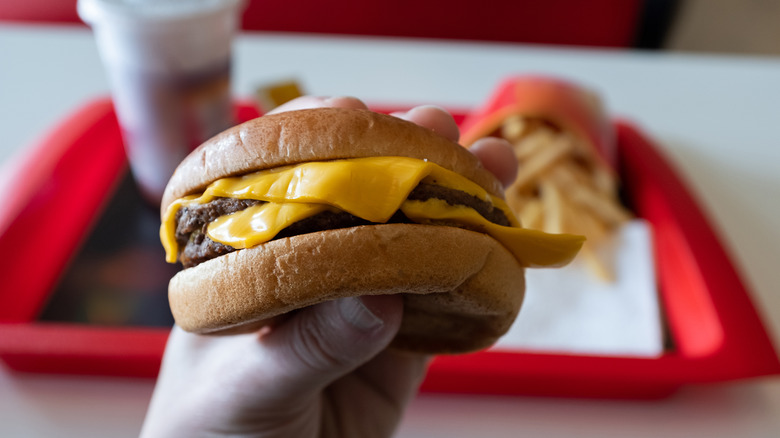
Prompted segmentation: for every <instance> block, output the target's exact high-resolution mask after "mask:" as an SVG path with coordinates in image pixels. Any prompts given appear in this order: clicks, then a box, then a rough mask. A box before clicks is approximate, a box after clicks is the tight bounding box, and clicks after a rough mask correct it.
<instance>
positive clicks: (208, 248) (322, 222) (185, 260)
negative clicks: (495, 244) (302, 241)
mask: <svg viewBox="0 0 780 438" xmlns="http://www.w3.org/2000/svg"><path fill="white" fill-rule="evenodd" d="M431 198H436V199H441V200H443V201H445V202H447V203H448V204H450V205H465V206H467V207H470V208H472V209H474V210H475V211H477V212H478V213H479V214H480V215H482V217H484V218H485V219H487V220H489V221H490V222H493V223H495V224H498V225H504V226H508V225H509V219H507V217H506V215H505V214H504V212H503V211H501V210H499V209H498V208H495V207H494V206H493V205H492V204H491V203H490V202H487V201H484V200H482V199H479V198H477V197H476V196H473V195H470V194H468V193H465V192H462V191H460V190H455V189H451V188H447V187H442V186H438V185H435V184H426V183H421V184H419V185H418V186H417V187H415V188H414V190H412V192H411V193H410V194H409V196H408V199H410V200H415V201H425V200H427V199H431ZM261 202H262V201H257V200H253V199H233V198H215V199H213V200H212V201H210V202H207V203H205V204H193V205H188V206H186V207H182V208H180V209H179V211H177V212H176V218H175V221H176V242H177V243H178V245H179V261H180V262H181V263H182V265H183V266H184V268H190V267H193V266H196V265H198V264H199V263H203V262H205V261H206V260H209V259H212V258H214V257H218V256H221V255H223V254H227V253H229V252H232V251H235V248H233V247H231V246H228V245H224V244H222V243H219V242H215V241H213V240H211V239H210V238H209V237H208V235H206V227H207V226H208V224H209V223H210V222H212V221H214V220H215V219H217V218H218V217H220V216H224V215H227V214H230V213H235V212H237V211H241V210H243V209H245V208H247V207H249V206H252V205H256V204H259V203H261ZM372 223H373V222H369V221H367V220H365V219H361V218H359V217H357V216H353V215H351V214H349V213H347V212H343V211H324V212H322V213H319V214H316V215H314V216H312V217H309V218H307V219H304V220H301V221H299V222H296V223H294V224H292V225H290V226H289V227H287V228H285V229H284V230H282V231H281V232H280V233H279V234H277V235H276V236H275V237H274V239H281V238H283V237H290V236H295V235H299V234H306V233H312V232H317V231H324V230H335V229H338V228H349V227H355V226H360V225H370V224H372ZM387 223H413V221H411V220H409V219H408V218H407V217H406V216H405V215H404V214H403V213H402V212H401V211H397V212H396V213H395V214H394V215H393V216H392V217H391V218H390V220H389V221H388V222H387ZM441 225H454V224H448V223H442V224H441Z"/></svg>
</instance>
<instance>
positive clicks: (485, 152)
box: [469, 137, 517, 187]
mask: <svg viewBox="0 0 780 438" xmlns="http://www.w3.org/2000/svg"><path fill="white" fill-rule="evenodd" d="M469 150H470V151H471V152H472V153H473V154H474V155H476V156H477V158H479V161H481V162H482V165H483V166H485V168H486V169H487V170H489V171H491V172H492V173H493V174H494V175H495V176H496V178H498V180H499V181H501V183H502V184H503V185H504V186H505V187H507V186H509V185H510V184H512V183H513V182H514V181H515V178H516V177H517V158H515V153H514V151H513V150H512V145H511V144H509V142H507V141H506V140H503V139H500V138H496V137H485V138H482V139H479V140H477V141H476V142H474V144H472V145H471V147H470V148H469Z"/></svg>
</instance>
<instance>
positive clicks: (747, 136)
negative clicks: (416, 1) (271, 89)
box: [0, 24, 780, 438]
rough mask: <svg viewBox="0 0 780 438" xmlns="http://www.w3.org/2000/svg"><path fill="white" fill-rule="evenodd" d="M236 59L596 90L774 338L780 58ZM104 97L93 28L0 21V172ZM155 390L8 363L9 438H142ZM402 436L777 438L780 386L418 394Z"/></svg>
mask: <svg viewBox="0 0 780 438" xmlns="http://www.w3.org/2000/svg"><path fill="white" fill-rule="evenodd" d="M235 57H236V60H235V65H234V67H235V71H234V92H235V94H236V95H238V96H248V95H250V94H251V92H252V91H253V89H254V87H255V85H257V84H259V83H264V82H269V81H275V80H278V79H281V78H288V77H293V78H296V79H298V80H299V81H300V82H301V83H302V84H303V85H304V87H305V88H306V90H307V91H308V92H310V93H312V94H320V95H354V96H358V97H361V98H363V99H365V100H367V101H369V102H381V103H389V104H413V103H436V104H439V105H443V106H450V107H458V108H467V107H472V106H474V105H477V104H479V103H480V102H482V101H483V100H484V98H485V97H486V96H487V94H488V93H489V92H490V91H491V89H492V88H493V87H494V86H495V85H496V83H497V82H498V81H499V80H500V79H501V78H503V77H504V76H506V75H508V74H513V73H523V72H542V73H550V74H556V75H561V76H565V77H568V78H571V79H573V80H576V81H580V82H582V83H584V84H586V85H590V86H592V87H593V88H594V89H596V91H598V92H599V93H601V95H602V96H603V97H604V98H605V100H606V102H607V104H608V106H609V108H610V110H611V111H612V112H613V113H614V114H619V115H621V116H625V117H628V118H629V119H632V120H635V121H638V122H639V123H640V125H641V126H643V127H644V128H645V130H646V131H647V132H649V133H651V134H652V135H653V136H654V137H655V138H656V139H657V140H658V141H659V143H660V144H661V146H662V147H663V149H664V150H665V151H666V152H667V153H668V154H669V156H670V157H671V158H672V160H673V161H674V162H675V164H677V165H678V166H679V168H680V169H681V171H682V173H683V174H684V175H685V176H686V177H687V178H688V179H689V181H690V183H691V186H692V188H693V191H694V193H696V194H697V195H698V196H699V197H700V199H701V201H702V203H703V206H704V207H705V210H707V211H709V212H710V213H711V218H712V220H713V223H714V224H715V226H716V227H717V228H718V229H719V230H720V231H721V233H722V236H723V239H724V241H725V243H726V245H727V247H729V248H730V249H731V250H732V251H733V254H734V259H735V261H736V263H737V265H738V267H739V268H740V269H741V270H742V272H743V274H744V279H745V280H746V282H747V284H749V285H750V286H751V287H752V291H753V294H754V302H755V304H756V305H757V306H758V307H759V311H760V313H762V315H763V316H764V320H765V322H766V324H767V326H768V327H769V329H770V332H771V334H772V336H773V338H774V339H776V340H778V339H780V294H778V292H779V291H778V285H780V269H777V267H776V266H777V263H778V261H780V249H779V248H780V229H778V227H777V226H776V224H777V218H778V217H780V123H778V122H779V121H780V118H779V117H778V115H779V114H780V85H778V83H779V82H780V59H769V58H744V57H739V58H737V57H704V56H695V55H682V54H657V53H632V52H624V51H591V50H569V49H551V48H545V47H532V46H518V45H495V44H494V45H482V44H453V43H433V42H422V41H417V40H404V41H398V40H386V39H366V40H356V39H347V38H319V39H313V38H310V37H303V36H295V35H279V34H250V35H242V36H241V37H239V38H238V40H237V43H236V46H235ZM107 93H108V84H107V81H106V79H105V77H104V75H103V70H102V66H101V64H100V61H99V59H98V55H97V50H96V47H95V44H94V42H93V39H92V35H91V33H90V32H89V31H88V30H87V29H84V28H74V27H32V26H16V25H9V24H0V132H2V135H3V141H2V142H0V163H2V164H7V163H8V162H9V160H11V158H12V156H14V155H15V154H16V153H19V152H20V151H23V150H24V148H25V147H26V146H29V145H30V144H31V143H32V142H33V141H34V140H36V139H37V138H38V137H39V136H40V135H41V133H42V132H44V131H45V130H46V129H48V128H50V127H51V126H52V124H53V123H55V122H57V121H58V120H60V119H61V118H62V117H63V116H65V115H66V114H68V113H69V112H70V111H71V110H73V109H74V108H76V107H77V106H79V105H80V104H82V103H84V102H85V101H87V100H89V99H90V98H94V97H97V96H103V95H106V94H107ZM0 336H2V333H0ZM152 386H153V382H151V381H148V380H133V379H114V378H77V377H63V376H40V375H19V374H16V373H12V372H10V371H9V370H7V369H6V368H5V366H4V365H2V364H0V436H3V437H6V436H7V437H16V436H24V437H50V436H58V437H81V438H83V437H91V436H95V437H98V436H100V437H103V436H112V437H123V436H128V437H129V436H135V435H137V432H138V430H139V428H140V425H141V422H142V420H143V416H144V413H145V409H146V404H147V403H148V400H149V396H150V395H151V391H152ZM398 436H400V437H427V438H428V437H429V438H435V437H473V436H486V437H516V436H531V437H533V436H547V437H550V438H552V437H571V436H577V437H590V436H592V437H607V436H615V437H626V436H631V437H645V436H646V437H657V436H664V437H707V438H712V437H736V436H739V437H771V436H780V379H759V380H753V381H749V382H739V383H730V384H723V385H714V386H710V387H696V388H686V389H684V390H682V391H681V392H680V393H679V394H677V395H675V396H673V397H672V398H670V399H667V400H662V401H654V402H622V401H588V400H569V399H539V398H524V397H516V398H514V397H513V398H509V397H505V398H502V397H481V396H480V397H477V396H452V395H430V394H423V395H421V396H419V397H418V398H417V399H416V400H415V401H414V402H413V403H412V405H411V407H410V409H409V412H408V414H407V416H406V418H405V419H404V421H403V423H402V425H401V427H400V430H399V433H398Z"/></svg>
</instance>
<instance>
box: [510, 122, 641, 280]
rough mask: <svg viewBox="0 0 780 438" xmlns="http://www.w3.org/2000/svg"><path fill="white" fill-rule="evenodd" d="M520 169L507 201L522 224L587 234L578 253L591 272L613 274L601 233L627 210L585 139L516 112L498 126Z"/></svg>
mask: <svg viewBox="0 0 780 438" xmlns="http://www.w3.org/2000/svg"><path fill="white" fill-rule="evenodd" d="M501 135H502V137H504V138H505V139H507V140H508V141H509V142H510V143H512V145H513V147H514V150H515V155H516V156H517V160H518V164H519V170H518V175H517V179H516V180H515V182H514V183H513V184H512V185H511V186H510V187H508V188H507V190H506V199H507V202H508V204H509V206H510V207H511V208H512V210H513V211H514V212H515V214H516V215H517V216H518V217H519V218H520V221H521V222H522V223H523V226H524V227H526V228H533V229H538V230H543V231H546V232H550V233H572V234H580V235H584V236H585V237H586V238H587V241H586V243H585V245H584V246H583V248H582V252H581V255H580V257H582V258H583V259H584V260H585V262H586V263H587V264H588V265H589V266H590V268H591V269H592V270H593V272H594V273H595V275H596V276H597V277H598V278H601V279H603V280H605V281H612V280H614V270H613V263H612V261H611V260H610V259H609V254H607V253H605V252H604V251H601V250H600V249H601V248H600V246H601V244H602V243H603V242H604V241H605V239H606V238H607V237H608V236H609V235H610V234H611V233H612V232H613V231H614V230H615V229H616V228H617V227H619V226H620V225H621V224H623V223H625V222H626V221H628V220H629V219H631V214H630V212H629V211H628V210H626V209H625V208H624V207H623V205H622V204H621V202H620V200H619V198H618V187H617V186H618V180H617V177H616V175H615V173H614V172H613V171H612V169H611V168H610V167H609V166H608V165H607V164H606V163H605V162H604V161H603V160H602V159H601V158H600V157H598V156H597V155H596V153H595V150H594V148H593V147H592V146H591V145H590V144H588V143H586V140H585V139H583V138H580V137H578V136H576V135H574V134H573V133H571V132H568V131H566V130H562V129H560V128H559V127H557V126H555V125H553V124H551V123H549V122H547V121H546V120H542V119H537V118H530V117H523V116H521V115H514V116H509V117H507V118H506V119H505V120H504V121H503V123H502V126H501Z"/></svg>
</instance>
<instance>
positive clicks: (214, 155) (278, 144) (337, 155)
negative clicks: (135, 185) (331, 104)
mask: <svg viewBox="0 0 780 438" xmlns="http://www.w3.org/2000/svg"><path fill="white" fill-rule="evenodd" d="M378 156H397V157H411V158H419V159H423V160H429V161H432V162H434V163H436V164H438V165H440V166H442V167H444V168H446V169H449V170H452V171H455V172H457V173H460V174H461V175H463V176H465V177H466V178H468V179H470V180H471V181H473V182H475V183H477V184H479V185H480V186H482V188H484V189H485V190H487V191H488V192H489V193H490V194H492V195H497V196H501V197H503V193H504V192H503V189H502V187H501V183H500V182H499V181H498V180H497V179H496V178H495V177H494V176H493V174H492V173H490V172H488V171H487V170H486V169H485V168H483V167H482V165H481V164H480V162H479V160H477V158H476V157H474V155H473V154H471V153H470V152H468V150H466V149H465V148H463V147H461V146H459V145H457V144H456V143H453V142H452V141H450V140H448V139H447V138H445V137H443V136H441V135H439V134H436V133H434V132H433V131H431V130H430V129H426V128H423V127H421V126H417V125H415V124H414V123H412V122H409V121H406V120H402V119H399V118H397V117H392V116H388V115H384V114H378V113H375V112H372V111H368V110H361V109H346V108H317V109H306V110H298V111H289V112H284V113H279V114H273V115H268V116H263V117H259V118H256V119H253V120H250V121H248V122H245V123H242V124H240V125H237V126H234V127H232V128H230V129H228V130H226V131H224V132H222V133H221V134H217V135H216V136H214V137H213V138H211V139H210V140H208V141H206V142H205V143H203V144H202V145H201V146H199V147H198V148H197V149H195V150H194V151H193V152H192V153H190V154H189V155H188V156H187V157H186V158H185V159H184V160H183V161H182V162H181V163H180V164H179V166H178V167H177V168H176V171H175V172H174V173H173V176H172V177H171V179H170V181H168V185H167V186H166V187H165V192H164V194H163V198H162V203H161V205H160V208H161V211H162V212H164V211H165V209H166V208H168V206H169V205H170V204H171V203H172V202H173V201H174V200H176V199H178V198H181V197H183V196H186V195H190V194H193V193H197V192H202V191H203V190H204V189H205V188H206V187H207V186H208V185H209V184H211V183H212V182H214V181H216V180H218V179H220V178H225V177H228V176H235V175H242V174H245V173H249V172H253V171H256V170H262V169H271V168H274V167H280V166H286V165H290V164H298V163H305V162H308V161H325V160H337V159H343V158H360V157H378Z"/></svg>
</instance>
